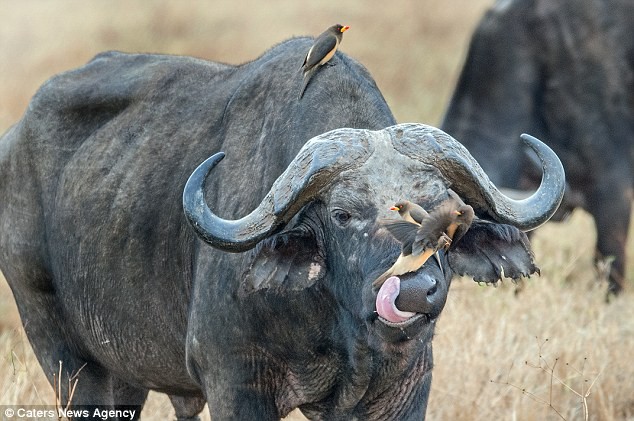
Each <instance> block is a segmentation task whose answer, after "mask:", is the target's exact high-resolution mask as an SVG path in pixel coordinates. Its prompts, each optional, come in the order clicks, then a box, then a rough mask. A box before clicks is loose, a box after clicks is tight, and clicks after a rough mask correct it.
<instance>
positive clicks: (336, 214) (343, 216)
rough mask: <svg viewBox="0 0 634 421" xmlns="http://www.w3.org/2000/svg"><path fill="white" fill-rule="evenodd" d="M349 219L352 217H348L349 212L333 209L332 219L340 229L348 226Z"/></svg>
mask: <svg viewBox="0 0 634 421" xmlns="http://www.w3.org/2000/svg"><path fill="white" fill-rule="evenodd" d="M351 218H352V215H350V212H348V211H345V210H343V209H334V210H333V211H332V219H334V220H335V222H336V223H337V224H338V225H340V226H342V227H345V226H346V225H348V224H349V223H350V219H351Z"/></svg>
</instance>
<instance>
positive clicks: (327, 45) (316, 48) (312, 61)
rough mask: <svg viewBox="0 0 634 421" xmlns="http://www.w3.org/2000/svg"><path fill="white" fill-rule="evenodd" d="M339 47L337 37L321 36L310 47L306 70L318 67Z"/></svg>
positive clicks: (306, 59) (305, 64) (305, 65)
mask: <svg viewBox="0 0 634 421" xmlns="http://www.w3.org/2000/svg"><path fill="white" fill-rule="evenodd" d="M336 46H337V37H336V36H334V35H331V34H323V35H320V36H319V37H318V38H317V39H316V40H315V43H314V44H313V46H312V47H310V50H309V51H308V54H307V55H306V58H305V59H304V69H310V68H312V67H315V66H316V65H318V64H319V63H320V62H321V61H322V60H323V59H324V57H326V56H327V55H328V54H329V53H330V52H331V51H332V50H333V49H334V48H335V47H336Z"/></svg>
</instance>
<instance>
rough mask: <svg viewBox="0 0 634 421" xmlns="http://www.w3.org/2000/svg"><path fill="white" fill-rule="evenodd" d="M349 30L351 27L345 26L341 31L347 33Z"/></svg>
mask: <svg viewBox="0 0 634 421" xmlns="http://www.w3.org/2000/svg"><path fill="white" fill-rule="evenodd" d="M348 29H350V27H349V26H344V27H343V28H341V29H340V31H341V32H342V33H343V32H346V31H347V30H348Z"/></svg>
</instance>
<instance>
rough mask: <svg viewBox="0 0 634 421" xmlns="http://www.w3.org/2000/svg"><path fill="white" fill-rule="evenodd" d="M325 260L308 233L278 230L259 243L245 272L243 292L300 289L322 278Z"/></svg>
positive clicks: (312, 236) (315, 240) (316, 241)
mask: <svg viewBox="0 0 634 421" xmlns="http://www.w3.org/2000/svg"><path fill="white" fill-rule="evenodd" d="M325 272H326V259H325V258H324V255H323V248H322V247H320V246H319V244H318V240H317V239H316V238H315V236H314V235H313V234H312V233H311V232H307V231H306V230H299V229H296V230H291V231H288V232H281V233H279V234H276V235H274V236H273V237H271V238H269V239H267V240H265V241H263V242H262V243H260V244H258V246H257V247H256V248H255V252H254V257H253V260H252V261H251V264H250V265H249V269H247V271H246V272H245V275H244V281H243V284H242V292H244V293H249V292H252V291H255V290H259V289H276V290H301V289H304V288H308V287H309V286H311V285H313V284H314V283H315V282H317V281H318V280H320V279H321V278H323V276H324V274H325Z"/></svg>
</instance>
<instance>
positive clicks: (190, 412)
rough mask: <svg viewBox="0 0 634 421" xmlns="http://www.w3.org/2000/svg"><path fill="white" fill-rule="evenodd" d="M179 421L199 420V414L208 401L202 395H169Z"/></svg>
mask: <svg viewBox="0 0 634 421" xmlns="http://www.w3.org/2000/svg"><path fill="white" fill-rule="evenodd" d="M169 398H170V401H171V402H172V406H173V407H174V411H175V412H176V420H177V421H198V420H200V418H199V417H198V414H199V413H200V412H201V411H202V410H203V408H204V407H205V404H206V403H207V401H205V399H204V398H202V397H200V398H199V397H183V396H175V395H169Z"/></svg>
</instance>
